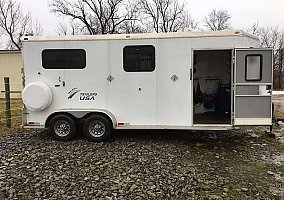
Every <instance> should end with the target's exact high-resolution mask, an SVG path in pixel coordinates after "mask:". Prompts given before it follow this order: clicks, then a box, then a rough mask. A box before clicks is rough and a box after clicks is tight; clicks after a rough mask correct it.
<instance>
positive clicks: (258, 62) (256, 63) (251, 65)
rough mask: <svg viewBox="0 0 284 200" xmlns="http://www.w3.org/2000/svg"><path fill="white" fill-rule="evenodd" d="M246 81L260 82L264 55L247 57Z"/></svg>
mask: <svg viewBox="0 0 284 200" xmlns="http://www.w3.org/2000/svg"><path fill="white" fill-rule="evenodd" d="M245 76H246V81H260V80H261V76H262V55H255V54H254V55H247V56H246V74H245Z"/></svg>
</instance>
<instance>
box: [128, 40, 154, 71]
mask: <svg viewBox="0 0 284 200" xmlns="http://www.w3.org/2000/svg"><path fill="white" fill-rule="evenodd" d="M123 69H124V70H125V71H126V72H152V71H154V70H155V47H154V46H151V45H143V46H126V47H124V49H123Z"/></svg>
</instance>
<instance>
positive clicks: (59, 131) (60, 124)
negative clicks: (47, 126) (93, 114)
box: [54, 120, 71, 137]
mask: <svg viewBox="0 0 284 200" xmlns="http://www.w3.org/2000/svg"><path fill="white" fill-rule="evenodd" d="M70 131H71V127H70V124H69V123H68V122H67V121H66V120H58V121H57V122H56V123H55V124H54V132H55V133H56V135H58V136H60V137H66V136H67V135H68V134H69V133H70Z"/></svg>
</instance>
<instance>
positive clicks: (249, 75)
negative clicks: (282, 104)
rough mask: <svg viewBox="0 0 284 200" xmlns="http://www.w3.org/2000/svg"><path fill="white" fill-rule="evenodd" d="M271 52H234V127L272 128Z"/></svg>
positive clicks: (265, 50) (260, 50) (237, 50)
mask: <svg viewBox="0 0 284 200" xmlns="http://www.w3.org/2000/svg"><path fill="white" fill-rule="evenodd" d="M272 61H273V50H272V49H253V48H252V49H235V65H234V125H271V124H272V92H271V91H272V86H273V85H272V74H273V73H272V72H273V67H272Z"/></svg>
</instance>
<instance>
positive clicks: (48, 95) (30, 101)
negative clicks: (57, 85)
mask: <svg viewBox="0 0 284 200" xmlns="http://www.w3.org/2000/svg"><path fill="white" fill-rule="evenodd" d="M22 98H23V102H24V104H25V106H26V107H27V108H28V109H30V110H32V111H42V110H44V109H46V108H48V106H49V105H50V104H51V102H52V92H51V89H50V88H49V87H48V86H47V85H46V84H44V83H40V82H38V83H30V84H28V85H27V86H26V87H25V88H24V90H23V95H22Z"/></svg>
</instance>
